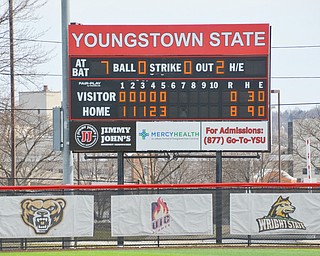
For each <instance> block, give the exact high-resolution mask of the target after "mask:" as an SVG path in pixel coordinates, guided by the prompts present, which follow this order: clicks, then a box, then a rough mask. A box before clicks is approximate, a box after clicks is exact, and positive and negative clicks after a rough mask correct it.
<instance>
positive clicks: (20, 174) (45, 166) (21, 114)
mask: <svg viewBox="0 0 320 256" xmlns="http://www.w3.org/2000/svg"><path fill="white" fill-rule="evenodd" d="M16 114H17V116H16V118H17V127H16V132H17V140H16V141H17V144H16V151H17V164H16V170H17V185H26V184H30V183H31V182H33V183H34V182H35V183H42V180H43V179H44V180H45V179H48V178H51V177H52V176H53V172H54V171H55V170H57V169H58V168H57V164H56V163H57V160H58V159H59V157H60V154H57V153H55V152H53V148H52V123H51V122H49V121H48V119H47V118H46V117H45V116H37V115H34V113H31V112H30V111H29V112H27V111H22V110H19V111H16ZM0 125H1V129H0V136H1V140H0V177H2V179H1V180H0V183H1V184H3V185H7V184H8V180H9V179H10V177H11V165H10V161H11V156H10V154H11V143H10V129H11V127H10V110H7V109H4V111H2V112H1V113H0ZM37 179H38V180H37Z"/></svg>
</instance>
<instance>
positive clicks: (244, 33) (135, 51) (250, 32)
mask: <svg viewBox="0 0 320 256" xmlns="http://www.w3.org/2000/svg"><path fill="white" fill-rule="evenodd" d="M269 50H270V26H269V24H241V25H239V24H228V25H224V24H217V25H70V26H69V55H72V56H84V55H85V56H106V55H107V56H139V55H144V56H145V55H158V56H172V55H175V56H177V55H184V56H194V55H205V56H207V55H215V56H217V55H220V56H221V55H229V56H230V55H238V56H239V55H242V56H247V55H268V54H269Z"/></svg>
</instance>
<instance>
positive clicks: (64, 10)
mask: <svg viewBox="0 0 320 256" xmlns="http://www.w3.org/2000/svg"><path fill="white" fill-rule="evenodd" d="M69 7H70V2H69V0H61V33H62V92H63V93H62V96H63V99H62V110H63V148H62V155H63V184H70V185H73V182H74V179H73V161H72V152H71V151H70V135H69V126H70V122H69V98H68V97H69V86H68V85H69V82H68V81H69V80H68V73H69V67H68V66H69V65H68V62H69V58H68V24H69Z"/></svg>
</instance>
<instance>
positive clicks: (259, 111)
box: [258, 106, 265, 116]
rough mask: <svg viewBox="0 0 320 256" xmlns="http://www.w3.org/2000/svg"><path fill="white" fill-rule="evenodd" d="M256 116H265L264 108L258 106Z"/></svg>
mask: <svg viewBox="0 0 320 256" xmlns="http://www.w3.org/2000/svg"><path fill="white" fill-rule="evenodd" d="M258 116H265V108H264V106H258Z"/></svg>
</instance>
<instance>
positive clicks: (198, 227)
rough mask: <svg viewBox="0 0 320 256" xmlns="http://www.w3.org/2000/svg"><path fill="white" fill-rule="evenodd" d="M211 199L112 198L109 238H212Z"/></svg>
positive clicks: (156, 196)
mask: <svg viewBox="0 0 320 256" xmlns="http://www.w3.org/2000/svg"><path fill="white" fill-rule="evenodd" d="M212 222H213V219H212V195H199V194H197V195H188V194H187V195H138V196H112V197H111V234H112V236H144V235H155V236H161V235H212V234H213V224H212Z"/></svg>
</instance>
